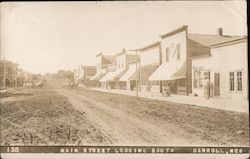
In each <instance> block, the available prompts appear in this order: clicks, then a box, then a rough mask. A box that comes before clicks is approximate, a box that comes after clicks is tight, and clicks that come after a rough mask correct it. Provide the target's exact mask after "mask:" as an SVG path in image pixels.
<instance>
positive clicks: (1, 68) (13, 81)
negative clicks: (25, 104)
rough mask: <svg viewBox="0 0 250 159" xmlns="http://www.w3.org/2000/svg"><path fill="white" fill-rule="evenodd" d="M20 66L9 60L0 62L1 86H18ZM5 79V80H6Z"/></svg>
mask: <svg viewBox="0 0 250 159" xmlns="http://www.w3.org/2000/svg"><path fill="white" fill-rule="evenodd" d="M17 77H18V64H16V63H13V62H11V61H7V60H0V81H1V82H0V86H1V87H4V85H5V86H6V87H14V86H17ZM4 79H5V80H4Z"/></svg>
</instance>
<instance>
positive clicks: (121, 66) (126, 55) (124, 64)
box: [100, 49, 137, 89]
mask: <svg viewBox="0 0 250 159" xmlns="http://www.w3.org/2000/svg"><path fill="white" fill-rule="evenodd" d="M115 58H116V62H115V67H116V68H115V69H113V71H109V72H108V73H107V74H106V75H105V76H104V77H103V78H102V79H101V80H100V81H101V82H107V83H110V85H112V88H115V89H127V88H128V87H127V84H128V83H127V82H126V81H121V80H120V78H121V77H122V76H123V75H124V74H125V73H126V72H127V70H128V69H129V62H131V61H135V60H136V58H137V55H136V54H135V53H134V52H130V51H126V50H125V49H123V50H122V51H121V52H119V53H117V54H116V55H115ZM113 66H114V65H113ZM109 70H111V69H109Z"/></svg>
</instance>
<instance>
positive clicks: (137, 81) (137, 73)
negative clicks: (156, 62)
mask: <svg viewBox="0 0 250 159" xmlns="http://www.w3.org/2000/svg"><path fill="white" fill-rule="evenodd" d="M129 51H135V55H136V64H135V67H136V80H135V85H136V96H137V97H138V96H139V84H138V83H139V71H138V64H139V60H138V50H137V49H134V50H129Z"/></svg>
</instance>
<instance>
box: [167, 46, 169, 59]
mask: <svg viewBox="0 0 250 159" xmlns="http://www.w3.org/2000/svg"><path fill="white" fill-rule="evenodd" d="M166 62H169V48H168V47H167V48H166Z"/></svg>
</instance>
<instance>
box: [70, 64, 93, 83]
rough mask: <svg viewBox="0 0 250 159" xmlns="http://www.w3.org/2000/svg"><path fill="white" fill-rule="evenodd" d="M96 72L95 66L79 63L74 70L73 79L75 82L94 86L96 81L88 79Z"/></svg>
mask: <svg viewBox="0 0 250 159" xmlns="http://www.w3.org/2000/svg"><path fill="white" fill-rule="evenodd" d="M95 74H96V66H84V65H80V66H79V67H78V69H76V70H75V72H74V79H75V80H74V81H75V82H76V84H83V85H85V86H96V85H97V82H96V81H90V78H92V77H93V76H94V75H95Z"/></svg>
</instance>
